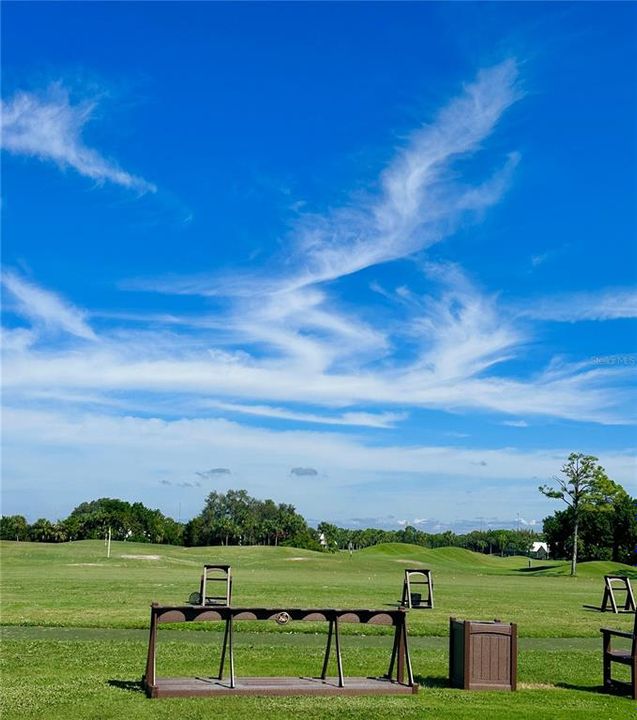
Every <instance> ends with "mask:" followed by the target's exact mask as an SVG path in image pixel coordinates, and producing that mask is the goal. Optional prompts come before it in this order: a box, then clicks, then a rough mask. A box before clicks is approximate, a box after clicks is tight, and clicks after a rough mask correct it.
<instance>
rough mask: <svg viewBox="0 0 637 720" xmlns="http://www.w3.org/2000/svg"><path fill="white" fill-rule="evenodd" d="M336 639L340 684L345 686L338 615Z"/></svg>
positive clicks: (335, 629) (335, 631) (335, 626)
mask: <svg viewBox="0 0 637 720" xmlns="http://www.w3.org/2000/svg"><path fill="white" fill-rule="evenodd" d="M334 639H335V640H336V666H337V667H338V686H339V687H344V685H345V683H344V682H343V660H342V659H341V640H340V633H339V632H338V615H335V616H334Z"/></svg>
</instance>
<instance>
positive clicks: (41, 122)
mask: <svg viewBox="0 0 637 720" xmlns="http://www.w3.org/2000/svg"><path fill="white" fill-rule="evenodd" d="M96 106H97V102H96V101H95V100H84V101H82V102H79V103H75V104H74V103H73V102H72V101H71V97H70V93H69V90H68V89H67V88H65V87H64V85H62V84H61V83H55V84H53V85H51V86H50V87H49V88H48V89H47V90H46V91H45V92H42V93H33V92H24V91H23V92H18V93H16V94H15V95H14V96H13V97H11V98H10V99H8V100H3V101H2V103H1V105H0V110H1V116H2V148H3V149H4V150H6V151H7V152H10V153H12V154H15V155H25V156H28V157H34V158H37V159H38V160H43V161H51V162H54V163H56V164H57V165H58V166H59V167H61V168H67V167H70V168H72V169H73V170H75V171H76V172H78V173H79V174H80V175H83V176H84V177H88V178H91V179H92V180H94V181H95V182H97V183H103V182H110V183H114V184H115V185H120V186H122V187H125V188H127V189H129V190H134V191H136V192H139V193H147V192H155V191H156V189H157V188H156V186H155V185H153V184H152V183H150V182H148V181H147V180H144V179H143V178H141V177H138V176H136V175H132V174H131V173H129V172H126V171H125V170H122V169H121V168H120V167H119V166H118V165H117V163H115V162H114V161H112V160H109V159H107V158H106V157H104V156H103V155H102V154H101V153H100V152H99V151H98V150H95V149H94V148H91V147H89V146H88V145H86V143H85V141H84V138H83V136H82V134H83V131H84V128H85V126H86V124H87V123H88V122H89V121H90V120H91V118H92V116H93V115H94V111H95V108H96Z"/></svg>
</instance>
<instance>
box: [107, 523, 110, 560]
mask: <svg viewBox="0 0 637 720" xmlns="http://www.w3.org/2000/svg"><path fill="white" fill-rule="evenodd" d="M110 556H111V528H110V527H109V528H108V533H107V535H106V557H107V558H110Z"/></svg>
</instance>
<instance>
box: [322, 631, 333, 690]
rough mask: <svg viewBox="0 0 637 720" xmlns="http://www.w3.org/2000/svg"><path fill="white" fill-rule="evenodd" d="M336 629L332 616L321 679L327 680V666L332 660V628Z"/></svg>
mask: <svg viewBox="0 0 637 720" xmlns="http://www.w3.org/2000/svg"><path fill="white" fill-rule="evenodd" d="M333 629H334V621H333V620H332V619H331V618H330V620H329V629H328V631H327V645H326V646H325V659H324V660H323V670H322V671H321V680H325V678H326V676H327V666H328V664H329V661H330V650H331V649H332V630H333Z"/></svg>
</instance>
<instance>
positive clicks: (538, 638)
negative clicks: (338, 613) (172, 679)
mask: <svg viewBox="0 0 637 720" xmlns="http://www.w3.org/2000/svg"><path fill="white" fill-rule="evenodd" d="M1 550H2V567H3V572H2V587H1V591H2V595H1V598H2V617H1V622H2V708H3V712H2V717H3V718H4V719H5V720H27V719H29V718H42V717H47V718H49V719H51V720H53V719H57V718H65V719H68V718H95V719H96V720H97V719H100V720H102V719H106V718H135V719H137V718H139V719H140V720H141V719H144V718H177V717H178V718H180V719H187V720H197V719H199V718H202V719H203V718H209V717H215V718H237V719H238V718H257V717H259V718H297V717H304V718H359V717H360V718H398V717H400V718H422V717H431V718H438V717H440V718H475V717H478V716H479V715H480V714H483V713H484V714H486V715H488V716H489V717H490V718H582V719H584V718H629V717H631V718H632V717H634V714H635V707H634V703H633V702H632V701H631V700H629V699H628V696H627V695H626V694H624V695H622V694H621V693H617V694H610V693H605V692H603V691H602V687H601V683H602V654H601V636H600V633H599V628H600V627H613V628H617V629H622V630H629V629H632V623H633V617H632V615H629V614H618V615H614V614H612V613H604V614H602V613H600V612H599V611H596V610H594V609H591V608H586V607H584V606H586V605H590V606H595V605H597V606H598V605H599V604H600V601H601V595H602V592H603V576H604V575H605V574H615V575H626V576H628V577H632V578H635V577H637V573H636V572H635V570H634V569H633V568H631V567H629V566H627V565H621V564H618V563H607V562H590V563H582V564H581V565H580V567H579V568H578V575H577V577H570V576H569V574H568V573H569V568H568V564H567V563H563V562H553V561H537V560H534V561H532V563H531V566H529V561H528V559H527V558H525V557H508V558H503V557H497V556H490V555H483V554H478V553H473V552H470V551H468V550H464V549H460V548H439V549H433V550H428V549H424V548H421V547H416V546H411V545H402V544H389V545H380V546H376V547H372V548H367V549H365V550H360V551H356V552H354V553H352V554H351V555H350V554H349V553H347V552H340V553H335V554H330V553H318V552H312V551H307V550H299V549H296V548H288V547H279V548H276V547H209V548H201V547H198V548H184V547H173V546H166V545H149V544H135V543H128V542H116V543H113V546H112V551H111V556H110V558H107V557H106V549H105V547H104V543H103V542H101V541H92V540H88V541H79V542H72V543H62V544H57V545H49V544H40V543H22V542H20V543H16V542H6V541H5V542H3V543H2V544H1ZM204 563H220V564H221V563H225V564H229V565H231V566H232V573H233V579H234V588H233V605H234V606H237V607H282V608H283V607H299V608H304V607H307V608H320V607H335V608H373V609H389V608H395V607H396V606H397V604H398V601H399V599H400V593H401V589H402V578H403V573H404V569H405V568H411V567H428V568H430V569H431V570H432V573H433V578H434V583H435V608H434V609H426V610H425V609H421V610H411V611H409V614H408V631H409V639H410V653H411V659H412V664H413V670H414V675H415V679H416V682H417V683H418V684H419V686H420V688H419V692H418V693H417V694H415V695H406V696H400V697H398V696H394V697H382V696H380V697H330V698H329V699H327V698H318V697H316V698H313V697H222V698H169V699H156V700H149V699H147V698H146V696H145V694H144V692H143V689H142V686H141V677H142V674H143V672H144V667H145V662H146V650H147V644H148V623H149V606H150V604H151V602H159V603H161V604H165V605H182V604H183V603H184V602H185V600H186V599H187V598H188V596H189V595H190V593H192V592H193V591H196V590H197V589H198V585H199V576H200V573H201V568H202V566H203V564H204ZM450 616H455V617H458V618H466V619H481V620H488V619H494V618H498V619H501V620H502V621H504V622H514V623H517V625H518V633H519V637H520V639H519V656H518V690H517V692H514V693H508V692H468V691H463V690H457V689H452V688H450V687H449V685H448V680H447V678H448V622H449V617H450ZM326 632H327V628H326V624H325V623H313V622H298V623H294V622H292V623H289V624H286V625H285V626H283V627H281V626H278V625H277V624H276V623H273V622H265V623H264V622H251V621H245V622H238V623H236V626H235V665H236V672H237V675H238V676H239V677H242V676H243V677H246V676H259V675H261V676H268V675H272V676H300V675H304V676H317V675H318V674H319V673H320V668H321V663H322V658H323V652H324V646H325V636H326ZM391 633H392V630H391V628H382V627H377V626H373V625H356V624H343V625H342V627H341V634H342V642H341V645H342V656H343V665H344V670H345V676H346V677H347V676H348V675H360V676H366V675H381V674H383V673H384V672H386V670H387V660H388V658H389V654H390V651H391V643H392V638H391ZM222 636H223V625H222V623H217V622H201V623H181V624H174V625H167V626H162V629H161V630H160V632H159V642H158V654H157V672H158V674H159V675H160V676H187V675H192V676H197V675H199V676H201V675H213V674H215V672H216V670H217V668H218V663H219V655H220V648H221V641H222ZM332 665H333V663H332V664H331V665H330V675H332V674H333V673H334V668H333V666H332ZM622 670H626V673H625V674H624V676H623V677H624V679H628V672H627V671H628V668H624V667H622V668H619V669H618V670H617V669H614V673H615V674H616V675H617V677H619V678H620V679H622V674H621V671H622Z"/></svg>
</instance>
